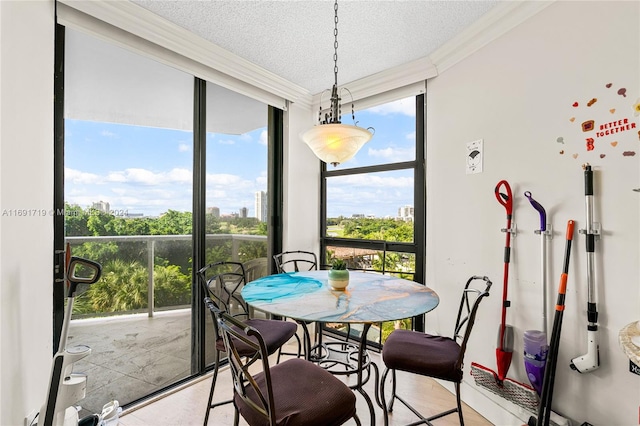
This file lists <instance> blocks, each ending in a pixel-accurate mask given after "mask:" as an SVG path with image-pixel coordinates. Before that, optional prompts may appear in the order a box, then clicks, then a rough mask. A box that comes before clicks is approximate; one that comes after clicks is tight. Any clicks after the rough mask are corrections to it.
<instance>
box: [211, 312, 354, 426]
mask: <svg viewBox="0 0 640 426" xmlns="http://www.w3.org/2000/svg"><path fill="white" fill-rule="evenodd" d="M210 309H212V312H214V313H215V314H216V316H217V319H218V329H219V330H220V332H221V334H222V337H223V341H224V344H225V350H226V352H227V354H228V357H229V365H230V369H231V373H232V375H233V402H234V407H235V414H234V425H236V426H237V425H238V423H239V418H240V416H242V417H243V418H244V420H245V421H246V422H247V423H248V424H249V425H250V426H279V425H282V426H284V425H286V426H314V425H315V426H331V425H341V424H344V423H345V422H346V421H348V420H350V419H354V420H355V422H356V424H358V425H360V420H359V419H358V416H357V415H356V397H355V394H354V393H353V392H352V391H351V389H349V387H348V386H347V385H345V384H344V383H343V382H342V381H341V380H340V379H338V378H336V377H334V376H333V375H332V374H331V373H329V372H328V371H326V370H324V369H323V368H321V367H319V366H318V365H316V364H314V363H312V362H309V361H307V360H304V359H300V358H292V359H288V360H286V361H283V362H282V363H279V364H276V365H273V366H271V365H270V363H269V358H268V352H269V350H268V347H267V343H266V339H265V337H264V336H263V334H262V333H261V332H260V331H259V330H257V329H256V328H254V327H252V326H250V325H247V324H246V323H243V322H240V321H238V320H237V319H236V318H234V317H232V316H230V315H228V314H226V313H223V312H221V311H219V310H215V307H214V306H213V305H210ZM247 348H250V351H252V352H253V354H254V355H252V356H246V350H247ZM254 364H255V365H254ZM260 364H261V367H262V368H261V369H260V368H258V365H260Z"/></svg>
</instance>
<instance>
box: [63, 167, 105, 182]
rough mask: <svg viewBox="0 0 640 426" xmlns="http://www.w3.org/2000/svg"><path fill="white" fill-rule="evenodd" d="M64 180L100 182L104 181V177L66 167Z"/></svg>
mask: <svg viewBox="0 0 640 426" xmlns="http://www.w3.org/2000/svg"><path fill="white" fill-rule="evenodd" d="M64 180H65V182H67V183H75V184H80V185H82V184H85V185H86V184H100V183H104V181H105V179H104V177H102V176H100V175H96V174H94V173H87V172H81V171H80V170H75V169H70V168H68V167H65V169H64Z"/></svg>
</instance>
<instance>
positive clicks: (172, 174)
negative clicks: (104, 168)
mask: <svg viewBox="0 0 640 426" xmlns="http://www.w3.org/2000/svg"><path fill="white" fill-rule="evenodd" d="M106 180H107V181H109V182H113V183H129V184H139V185H149V186H154V185H166V184H171V183H174V184H190V183H191V182H192V173H191V171H190V170H187V169H181V168H174V169H171V170H170V171H168V172H161V173H155V172H152V171H150V170H147V169H139V168H130V169H125V170H123V171H115V172H109V173H108V174H107V177H106Z"/></svg>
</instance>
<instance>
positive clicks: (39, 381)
mask: <svg viewBox="0 0 640 426" xmlns="http://www.w3.org/2000/svg"><path fill="white" fill-rule="evenodd" d="M53 54H54V8H53V2H52V1H28V2H25V1H0V142H1V144H0V213H1V214H2V215H1V216H0V229H1V232H2V234H1V236H0V300H1V301H2V311H1V312H0V345H1V349H0V356H1V359H2V361H1V362H0V392H1V395H2V397H1V398H0V424H1V425H3V426H5V425H6V426H13V425H22V423H23V421H24V417H25V416H26V414H27V413H28V412H30V411H31V410H33V409H38V410H39V409H40V405H41V404H42V402H43V400H44V397H45V395H44V394H45V390H46V386H47V382H48V380H49V368H50V362H51V354H52V303H51V300H52V298H51V295H52V277H53V274H52V271H53V218H52V217H51V216H50V215H49V214H48V211H49V209H50V208H51V207H52V206H53V179H52V178H53ZM16 209H18V210H20V209H34V210H33V211H31V215H27V216H26V217H25V216H21V217H18V216H14V214H15V213H16V211H15V210H16ZM41 209H44V210H45V212H46V213H45V214H44V215H42V213H41Z"/></svg>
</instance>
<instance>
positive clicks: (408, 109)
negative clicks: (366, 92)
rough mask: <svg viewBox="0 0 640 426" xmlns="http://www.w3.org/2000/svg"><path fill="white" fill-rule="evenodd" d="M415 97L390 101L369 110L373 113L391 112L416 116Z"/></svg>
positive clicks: (384, 113) (387, 113)
mask: <svg viewBox="0 0 640 426" xmlns="http://www.w3.org/2000/svg"><path fill="white" fill-rule="evenodd" d="M415 102H416V101H415V98H413V97H412V98H405V99H400V100H397V101H394V102H389V103H387V104H384V105H379V106H375V107H373V108H369V109H368V110H367V111H369V112H371V113H373V114H379V115H389V114H404V115H407V116H409V117H415V115H416V104H415Z"/></svg>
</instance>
